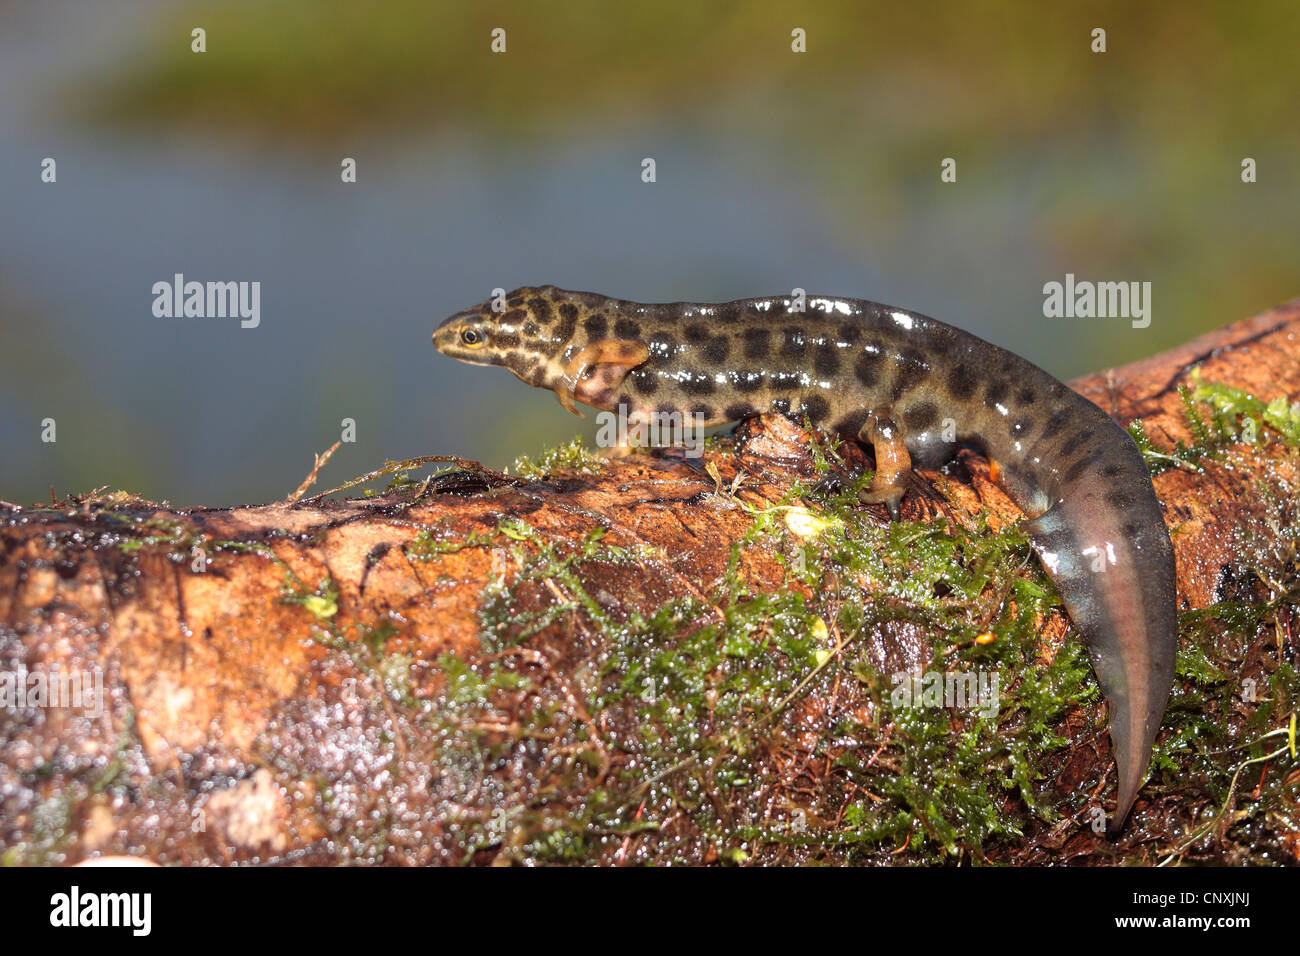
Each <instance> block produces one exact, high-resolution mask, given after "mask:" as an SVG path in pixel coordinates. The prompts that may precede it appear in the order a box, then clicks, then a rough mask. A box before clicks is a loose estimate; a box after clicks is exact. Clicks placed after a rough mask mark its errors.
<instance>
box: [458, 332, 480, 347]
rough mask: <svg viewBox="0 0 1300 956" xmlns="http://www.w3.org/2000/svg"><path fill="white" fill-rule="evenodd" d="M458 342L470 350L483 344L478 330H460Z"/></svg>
mask: <svg viewBox="0 0 1300 956" xmlns="http://www.w3.org/2000/svg"><path fill="white" fill-rule="evenodd" d="M460 340H461V342H463V343H464V344H465V345H468V346H469V347H470V348H474V347H475V346H477V345H482V344H483V333H482V332H480V331H479V330H478V329H473V328H464V329H461V330H460Z"/></svg>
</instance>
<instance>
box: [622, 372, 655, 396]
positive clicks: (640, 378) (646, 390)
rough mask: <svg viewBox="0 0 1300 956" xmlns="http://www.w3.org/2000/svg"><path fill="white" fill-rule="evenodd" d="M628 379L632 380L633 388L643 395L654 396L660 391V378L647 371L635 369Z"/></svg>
mask: <svg viewBox="0 0 1300 956" xmlns="http://www.w3.org/2000/svg"><path fill="white" fill-rule="evenodd" d="M628 378H630V379H631V380H632V387H633V388H634V389H636V390H637V392H639V393H640V394H642V395H653V394H654V393H655V392H657V391H659V376H658V375H656V374H654V373H653V372H649V371H647V370H646V369H643V368H638V369H633V370H632V372H631V374H629V375H628Z"/></svg>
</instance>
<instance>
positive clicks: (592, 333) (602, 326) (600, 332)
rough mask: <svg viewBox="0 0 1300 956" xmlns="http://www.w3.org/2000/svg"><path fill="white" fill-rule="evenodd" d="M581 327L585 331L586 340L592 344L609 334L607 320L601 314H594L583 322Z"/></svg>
mask: <svg viewBox="0 0 1300 956" xmlns="http://www.w3.org/2000/svg"><path fill="white" fill-rule="evenodd" d="M582 327H583V328H584V329H586V330H587V338H589V339H591V340H592V341H593V342H594V341H595V340H596V339H603V338H604V337H605V336H607V335H608V334H609V319H607V318H605V314H604V313H603V312H594V313H592V314H591V315H589V316H587V317H586V318H585V319H584V320H583V322H582Z"/></svg>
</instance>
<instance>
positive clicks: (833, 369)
mask: <svg viewBox="0 0 1300 956" xmlns="http://www.w3.org/2000/svg"><path fill="white" fill-rule="evenodd" d="M813 368H814V369H816V370H817V374H818V375H824V376H825V377H826V378H831V377H833V376H834V375H836V374H837V373H838V372H839V370H840V357H839V356H838V355H836V354H835V346H833V345H823V346H822V347H821V348H819V349H817V350H816V353H815V354H814V356H813Z"/></svg>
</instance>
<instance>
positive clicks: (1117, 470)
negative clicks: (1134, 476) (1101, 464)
mask: <svg viewBox="0 0 1300 956" xmlns="http://www.w3.org/2000/svg"><path fill="white" fill-rule="evenodd" d="M1122 474H1124V466H1123V465H1118V464H1115V463H1114V462H1111V463H1110V464H1109V465H1107V466H1106V467H1105V468H1103V469H1102V470H1101V476H1102V477H1103V478H1118V477H1119V476H1120V475H1122Z"/></svg>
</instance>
